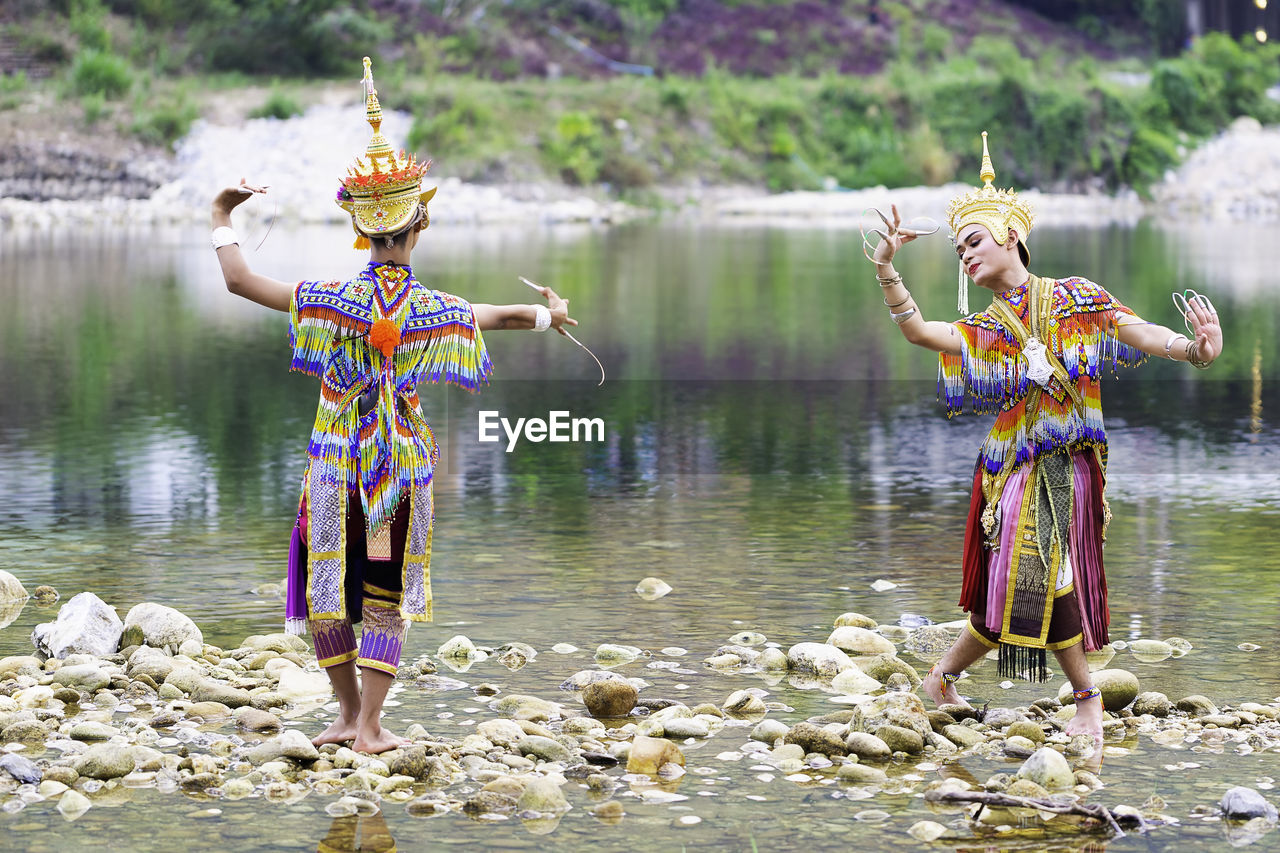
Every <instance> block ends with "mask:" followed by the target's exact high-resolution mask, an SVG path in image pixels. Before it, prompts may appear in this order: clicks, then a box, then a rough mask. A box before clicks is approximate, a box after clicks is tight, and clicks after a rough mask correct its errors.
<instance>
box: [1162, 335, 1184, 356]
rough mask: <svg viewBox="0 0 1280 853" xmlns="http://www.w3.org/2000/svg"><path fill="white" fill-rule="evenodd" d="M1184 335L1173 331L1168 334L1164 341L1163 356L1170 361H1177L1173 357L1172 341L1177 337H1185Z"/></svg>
mask: <svg viewBox="0 0 1280 853" xmlns="http://www.w3.org/2000/svg"><path fill="white" fill-rule="evenodd" d="M1185 337H1186V335H1184V334H1182V332H1174V333H1173V334H1172V335H1170V336H1169V340H1167V341H1165V342H1164V357H1165V358H1167V359H1169V360H1170V361H1177V359H1175V358H1174V357H1173V353H1172V350H1173V342H1174V341H1176V340H1177V339H1178V338H1185Z"/></svg>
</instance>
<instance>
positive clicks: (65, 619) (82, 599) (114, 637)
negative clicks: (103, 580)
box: [31, 592, 124, 658]
mask: <svg viewBox="0 0 1280 853" xmlns="http://www.w3.org/2000/svg"><path fill="white" fill-rule="evenodd" d="M123 633H124V623H122V622H121V621H120V617H119V616H118V615H116V611H115V608H113V607H111V606H110V605H109V604H107V603H106V602H105V601H103V600H102V599H101V598H98V596H96V595H94V594H93V593H91V592H82V593H80V594H79V595H76V596H74V597H72V598H71V599H70V600H69V601H67V603H66V604H64V605H62V607H60V608H58V618H57V619H55V620H54V621H53V622H45V623H44V624H42V625H37V626H36V627H35V630H33V631H32V632H31V642H32V643H33V644H34V645H35V647H36V649H37V650H38V651H40V652H41V653H43V654H46V655H48V656H49V657H54V658H65V657H66V656H67V655H70V654H88V655H94V656H96V657H106V656H107V655H110V654H115V652H116V650H117V649H118V648H120V636H121V635H122V634H123Z"/></svg>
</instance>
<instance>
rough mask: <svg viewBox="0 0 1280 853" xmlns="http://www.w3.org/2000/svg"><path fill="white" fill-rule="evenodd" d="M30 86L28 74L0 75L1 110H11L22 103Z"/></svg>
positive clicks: (19, 72) (22, 72)
mask: <svg viewBox="0 0 1280 853" xmlns="http://www.w3.org/2000/svg"><path fill="white" fill-rule="evenodd" d="M27 86H28V81H27V72H25V71H17V72H15V73H13V74H0V110H11V109H13V108H14V107H16V106H18V105H19V104H21V103H22V100H23V96H24V95H25V94H26V91H27Z"/></svg>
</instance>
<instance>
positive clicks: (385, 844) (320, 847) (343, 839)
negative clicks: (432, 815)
mask: <svg viewBox="0 0 1280 853" xmlns="http://www.w3.org/2000/svg"><path fill="white" fill-rule="evenodd" d="M374 808H376V806H374ZM395 849H396V840H395V839H394V838H392V837H391V829H390V828H389V827H388V826H387V821H386V819H385V818H383V816H382V812H380V811H379V812H376V813H375V814H371V815H365V816H362V815H356V814H350V815H340V816H338V817H335V818H334V819H333V823H332V824H331V825H330V826H329V831H328V832H327V833H326V834H325V836H324V838H322V839H320V843H319V844H317V845H316V851H317V853H392V851H394V850H395Z"/></svg>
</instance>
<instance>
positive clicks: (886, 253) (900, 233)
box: [870, 204, 920, 264]
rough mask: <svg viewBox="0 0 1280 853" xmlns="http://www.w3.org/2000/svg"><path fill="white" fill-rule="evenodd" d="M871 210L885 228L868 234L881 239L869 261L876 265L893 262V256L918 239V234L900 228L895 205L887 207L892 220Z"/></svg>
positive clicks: (875, 229) (900, 218)
mask: <svg viewBox="0 0 1280 853" xmlns="http://www.w3.org/2000/svg"><path fill="white" fill-rule="evenodd" d="M872 209H873V210H875V211H876V215H877V216H879V217H880V219H881V220H882V221H883V222H884V225H885V227H884V228H883V229H880V228H874V229H872V231H871V232H870V233H875V234H879V235H880V238H881V239H880V242H879V243H878V244H877V245H876V250H875V254H874V255H873V256H872V258H871V259H872V260H873V261H875V262H876V263H877V264H888V263H891V262H892V261H893V256H894V255H896V254H897V253H898V250H899V249H901V248H902V247H903V246H905V245H906V244H907V243H910V242H911V241H912V240H914V239H916V237H919V236H920V234H919V232H917V231H915V230H913V229H911V228H903V227H902V216H901V214H899V213H898V206H897V205H896V204H891V205H889V210H890V212H891V213H892V214H893V219H892V220H890V219H889V217H887V216H885V215H884V214H883V213H881V212H880V211H879V210H876V209H875V208H872Z"/></svg>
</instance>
